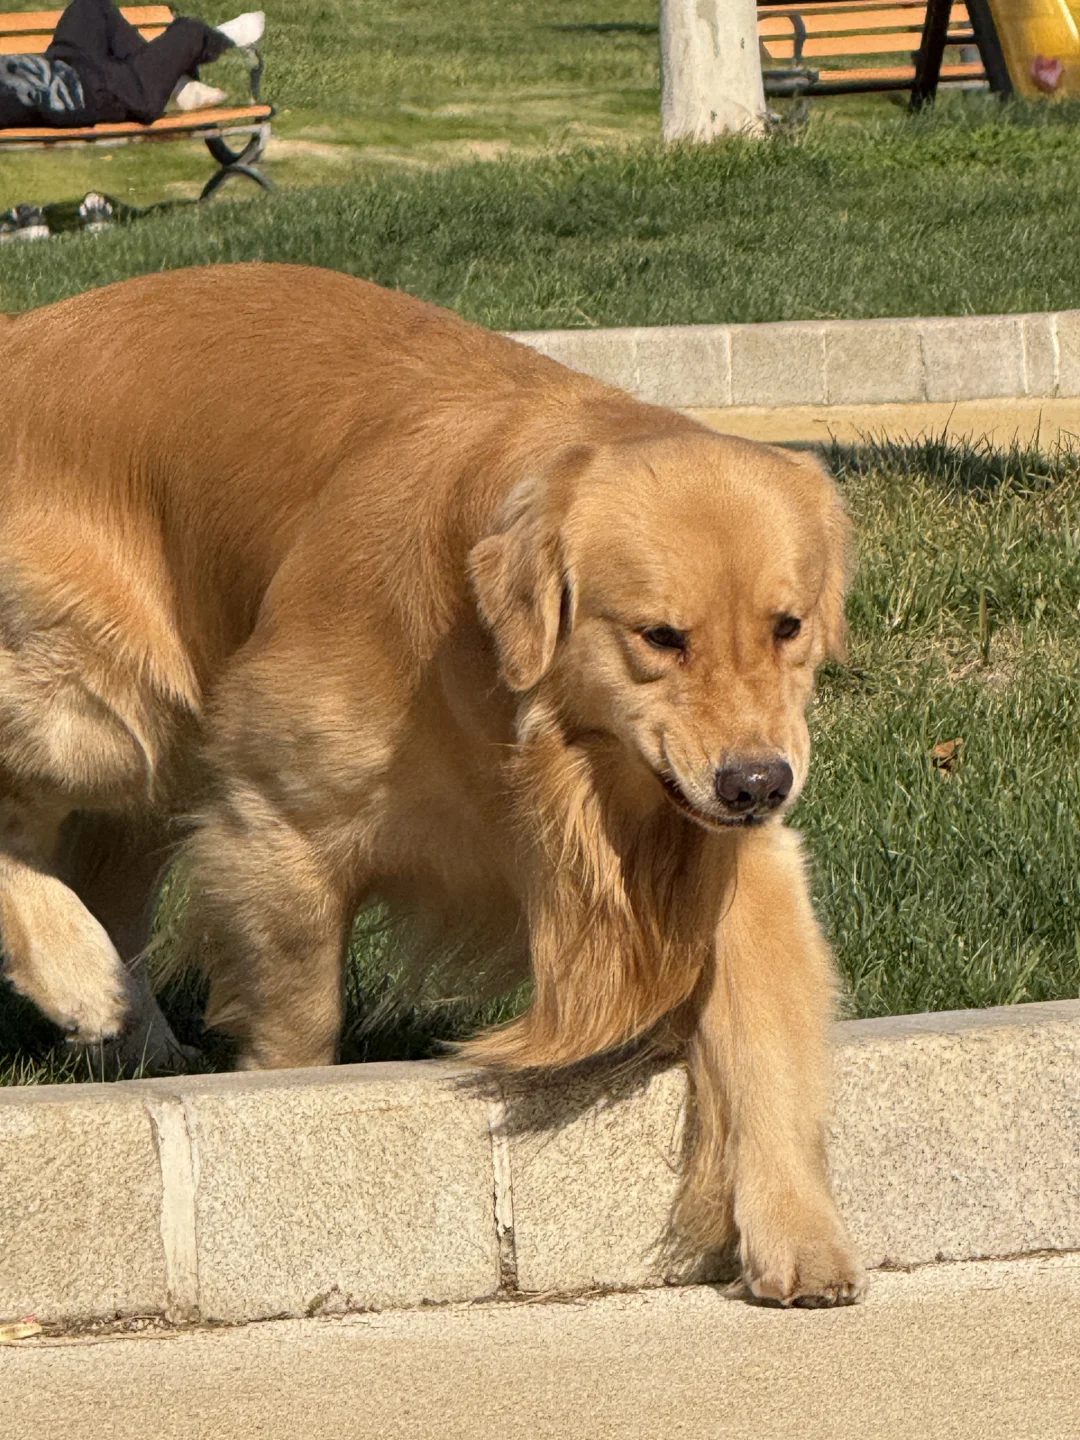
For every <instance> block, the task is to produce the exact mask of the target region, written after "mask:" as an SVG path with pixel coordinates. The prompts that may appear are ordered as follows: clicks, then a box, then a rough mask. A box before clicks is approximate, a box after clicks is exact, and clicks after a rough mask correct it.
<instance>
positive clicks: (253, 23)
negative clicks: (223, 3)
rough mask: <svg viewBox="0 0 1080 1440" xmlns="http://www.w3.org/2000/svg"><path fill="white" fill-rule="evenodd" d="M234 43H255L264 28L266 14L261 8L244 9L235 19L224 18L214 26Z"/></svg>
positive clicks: (260, 36)
mask: <svg viewBox="0 0 1080 1440" xmlns="http://www.w3.org/2000/svg"><path fill="white" fill-rule="evenodd" d="M216 28H217V29H218V30H220V31H221V33H222V35H225V36H227V37H228V39H230V40H231V41H232V42H233V44H234V45H255V44H256V43H257V42H258V41H259V40H261V39H262V36H263V31H264V30H265V29H266V16H265V14H264V13H263V12H262V11H261V10H245V11H244V13H243V15H237V17H236V19H235V20H226V21H225V24H224V25H218V26H217V27H216Z"/></svg>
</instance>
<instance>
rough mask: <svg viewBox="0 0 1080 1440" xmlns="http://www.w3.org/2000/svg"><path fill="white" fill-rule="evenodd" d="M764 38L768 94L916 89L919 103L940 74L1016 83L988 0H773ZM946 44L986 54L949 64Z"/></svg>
mask: <svg viewBox="0 0 1080 1440" xmlns="http://www.w3.org/2000/svg"><path fill="white" fill-rule="evenodd" d="M758 39H759V44H760V46H761V54H762V66H763V70H762V73H763V76H764V80H765V92H766V94H768V95H845V94H858V93H860V92H867V91H878V90H910V91H911V92H912V104H913V106H915V107H917V106H919V105H921V104H924V103H925V102H926V101H927V100H931V99H933V97H934V94H935V92H936V90H937V84H938V81H939V80H945V81H953V82H956V81H961V82H966V83H968V84H976V83H980V82H983V83H988V84H989V87H990V89H992V90H995V91H997V92H999V93H1001V94H1008V93H1009V91H1010V89H1011V86H1010V84H1009V77H1008V73H1007V71H1006V70H1005V64H1004V59H1003V57H1002V55H1001V48H1000V45H999V44H998V43H997V35H996V32H995V31H994V26H993V20H992V19H991V17H990V12H989V9H988V7H987V4H986V0H966V3H963V4H960V3H952V0H929V3H928V0H810V3H807V4H795V5H792V6H788V5H775V4H773V5H768V6H762V7H761V8H760V9H759V10H758ZM946 46H949V47H958V46H959V47H964V48H967V47H977V49H978V52H979V58H978V59H977V60H973V59H970V58H967V57H966V56H961V57H960V58H958V59H957V60H954V61H950V63H949V64H945V63H944V51H945V48H946ZM784 61H787V62H790V63H789V65H788V66H787V67H786V68H780V67H779V66H778V62H784ZM901 61H902V63H900V62H901ZM807 62H810V63H807Z"/></svg>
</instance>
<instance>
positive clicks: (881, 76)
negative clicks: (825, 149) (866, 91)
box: [810, 64, 986, 94]
mask: <svg viewBox="0 0 1080 1440" xmlns="http://www.w3.org/2000/svg"><path fill="white" fill-rule="evenodd" d="M914 79H915V67H914V65H874V66H871V68H870V69H868V70H819V71H818V83H819V84H820V85H835V84H837V83H840V82H843V81H852V82H853V83H854V82H858V81H864V80H892V81H898V80H914ZM941 79H942V80H985V79H986V71H985V70H984V69H983V67H982V65H981V64H973V65H942V67H941ZM813 93H814V92H813V90H812V89H811V91H810V94H813Z"/></svg>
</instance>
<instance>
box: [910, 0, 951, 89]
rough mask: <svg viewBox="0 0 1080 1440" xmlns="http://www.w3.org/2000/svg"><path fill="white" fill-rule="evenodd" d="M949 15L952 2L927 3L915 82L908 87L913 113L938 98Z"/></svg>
mask: <svg viewBox="0 0 1080 1440" xmlns="http://www.w3.org/2000/svg"><path fill="white" fill-rule="evenodd" d="M951 13H952V0H929V3H928V5H927V7H926V19H925V21H924V23H923V32H922V44H921V45H920V46H919V51H918V54H917V55H916V57H915V83H914V84H913V85H912V87H911V108H912V110H921V109H922V107H923V106H924V105H926V104H928V103H930V102H932V101H933V100H934V98H935V96H936V95H937V87H938V80H939V78H940V76H941V62H942V60H943V59H944V58H945V44H946V41H947V39H948V34H949V17H950V15H951Z"/></svg>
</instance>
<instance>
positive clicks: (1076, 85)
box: [988, 0, 1080, 99]
mask: <svg viewBox="0 0 1080 1440" xmlns="http://www.w3.org/2000/svg"><path fill="white" fill-rule="evenodd" d="M988 4H989V7H990V13H991V15H992V16H993V18H994V25H995V28H996V29H997V33H998V39H999V40H1000V41H1001V49H1002V51H1003V53H1004V56H1005V64H1006V65H1007V66H1008V70H1009V78H1010V79H1011V80H1012V83H1013V89H1014V90H1015V91H1016V93H1017V94H1018V95H1023V96H1024V97H1025V98H1027V99H1039V98H1043V99H1046V98H1056V97H1058V96H1066V95H1067V96H1080V28H1078V26H1077V17H1078V15H1080V0H988Z"/></svg>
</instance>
